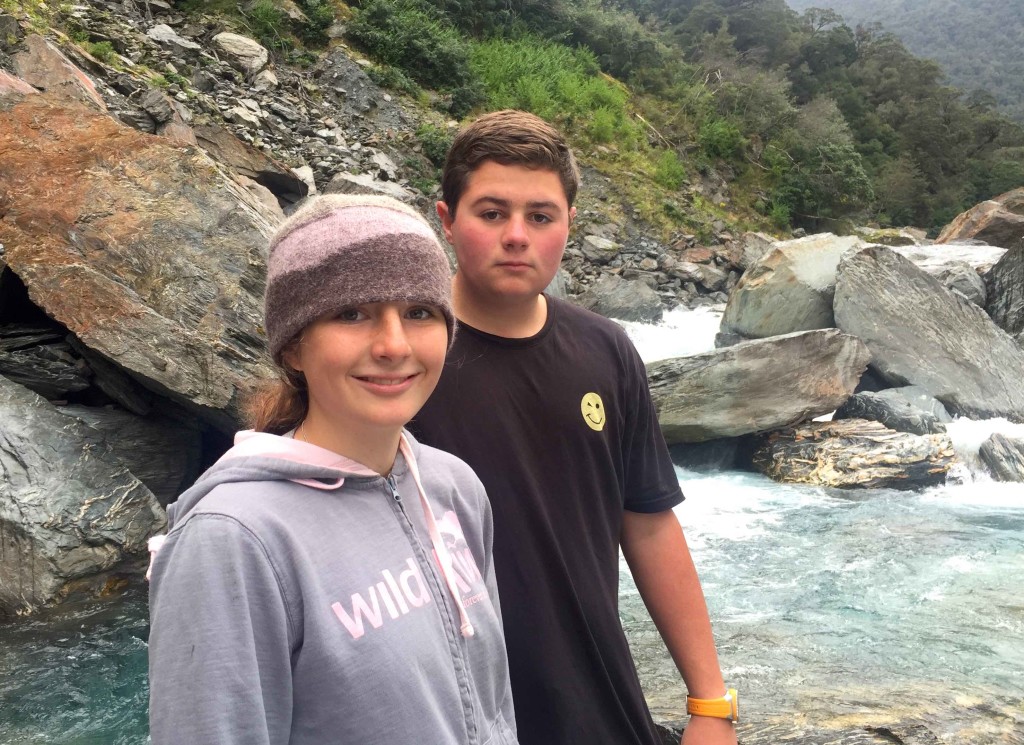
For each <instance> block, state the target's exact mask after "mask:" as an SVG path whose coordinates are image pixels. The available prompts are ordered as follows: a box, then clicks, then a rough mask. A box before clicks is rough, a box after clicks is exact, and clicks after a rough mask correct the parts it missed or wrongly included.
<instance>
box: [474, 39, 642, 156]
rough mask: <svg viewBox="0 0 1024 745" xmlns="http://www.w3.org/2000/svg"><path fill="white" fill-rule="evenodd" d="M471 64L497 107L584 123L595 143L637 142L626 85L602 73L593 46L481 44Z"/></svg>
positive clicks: (512, 41) (497, 41)
mask: <svg viewBox="0 0 1024 745" xmlns="http://www.w3.org/2000/svg"><path fill="white" fill-rule="evenodd" d="M470 64H471V66H472V70H473V72H474V74H475V75H476V77H478V78H479V79H480V80H481V81H482V82H483V85H484V87H485V89H486V92H487V101H488V104H489V106H490V108H492V109H503V108H510V109H524V110H526V111H531V112H533V113H534V114H537V116H540V117H541V118H543V119H547V120H548V121H554V120H556V119H563V118H564V119H565V120H566V121H568V122H572V121H578V122H581V123H582V126H581V129H583V130H584V131H585V132H586V133H587V136H588V137H590V139H591V140H593V141H594V142H611V141H612V140H615V141H617V142H618V143H619V144H620V145H628V144H630V143H635V142H636V141H637V140H638V139H639V131H638V129H637V127H636V125H635V124H634V123H633V122H632V121H631V120H630V117H629V113H628V110H627V103H628V100H629V97H628V94H627V91H626V89H625V88H624V87H622V86H621V85H619V84H618V83H616V82H615V81H613V80H611V79H610V78H606V77H603V76H602V75H600V73H599V68H598V64H597V60H596V59H595V57H594V55H593V53H592V52H590V51H589V50H587V49H583V48H579V49H571V48H569V47H567V46H565V45H563V44H558V43H556V42H552V41H547V40H545V39H541V38H539V37H536V36H521V37H518V38H515V39H489V40H487V41H483V42H480V43H478V44H475V45H474V46H473V48H472V53H471V56H470Z"/></svg>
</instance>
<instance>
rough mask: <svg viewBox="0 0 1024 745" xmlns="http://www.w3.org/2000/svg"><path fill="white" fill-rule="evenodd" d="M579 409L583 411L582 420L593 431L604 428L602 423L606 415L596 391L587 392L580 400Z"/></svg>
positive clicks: (606, 418) (605, 419)
mask: <svg viewBox="0 0 1024 745" xmlns="http://www.w3.org/2000/svg"><path fill="white" fill-rule="evenodd" d="M580 411H581V412H582V413H583V421H584V422H586V423H587V426H588V427H590V428H591V429H592V430H594V431H595V432H600V431H601V430H602V429H604V423H605V422H606V421H608V417H607V415H606V414H605V410H604V401H602V400H601V397H600V396H598V395H597V394H596V393H587V394H585V395H584V396H583V400H582V401H580Z"/></svg>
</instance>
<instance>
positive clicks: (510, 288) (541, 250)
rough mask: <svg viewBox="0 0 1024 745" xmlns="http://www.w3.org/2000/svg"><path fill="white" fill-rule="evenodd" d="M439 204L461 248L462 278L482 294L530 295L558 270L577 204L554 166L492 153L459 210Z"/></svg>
mask: <svg viewBox="0 0 1024 745" xmlns="http://www.w3.org/2000/svg"><path fill="white" fill-rule="evenodd" d="M437 212H438V215H440V217H441V223H442V225H443V226H444V233H445V236H446V237H447V238H448V241H449V242H450V243H451V244H452V247H453V248H454V249H455V255H456V257H457V258H458V260H459V270H458V274H456V277H455V282H456V284H457V285H458V288H459V289H460V290H461V291H464V292H466V293H468V294H471V295H472V296H473V297H474V299H476V300H478V301H489V300H490V301H497V302H499V303H501V302H502V301H508V300H516V299H522V300H529V299H531V298H534V297H536V296H537V295H539V294H540V293H541V292H543V290H544V288H545V287H547V286H548V284H549V283H550V282H551V280H552V279H553V278H554V276H555V273H556V272H557V271H558V267H559V264H560V263H561V260H562V252H563V251H564V250H565V242H566V240H567V239H568V237H569V225H570V224H571V223H572V220H573V217H575V214H576V209H575V208H570V207H569V203H568V200H567V199H566V196H565V190H564V189H563V188H562V182H561V181H560V180H559V178H558V174H557V173H555V172H554V171H549V170H543V169H531V168H526V167H525V166H520V165H508V166H505V165H501V164H499V163H495V162H493V161H486V162H485V163H484V164H483V165H481V166H480V167H479V168H477V169H476V170H475V171H473V172H472V173H471V174H470V175H469V179H468V180H467V183H466V188H465V190H464V191H463V192H462V197H461V198H460V199H459V203H458V205H457V208H456V210H455V215H454V216H453V215H452V214H451V211H450V210H449V209H448V206H447V205H446V204H445V203H444V202H438V204H437Z"/></svg>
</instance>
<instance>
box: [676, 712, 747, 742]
mask: <svg viewBox="0 0 1024 745" xmlns="http://www.w3.org/2000/svg"><path fill="white" fill-rule="evenodd" d="M679 745H736V725H734V724H733V723H732V722H731V721H729V720H728V719H718V718H716V717H690V721H689V723H688V724H687V725H686V729H684V730H683V739H682V740H681V741H680V743H679Z"/></svg>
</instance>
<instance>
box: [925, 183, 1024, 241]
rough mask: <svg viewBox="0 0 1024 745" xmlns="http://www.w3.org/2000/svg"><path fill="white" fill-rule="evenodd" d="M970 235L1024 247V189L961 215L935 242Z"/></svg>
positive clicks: (960, 238) (959, 239)
mask: <svg viewBox="0 0 1024 745" xmlns="http://www.w3.org/2000/svg"><path fill="white" fill-rule="evenodd" d="M971 238H973V239H976V240H982V241H985V243H988V244H990V245H993V246H1001V247H1002V248H1006V249H1010V248H1016V247H1017V246H1024V188H1020V189H1014V190H1013V191H1008V192H1006V193H1005V194H1000V195H999V196H998V197H995V198H994V199H990V200H988V201H986V202H982V203H980V204H977V205H975V206H974V207H972V208H971V209H969V210H967V211H966V212H964V213H962V214H960V215H958V216H957V217H956V219H954V220H953V222H951V223H950V224H949V225H947V226H946V227H945V228H943V230H942V232H941V233H940V234H939V237H938V238H936V239H935V242H936V243H956V242H958V241H962V240H966V239H971Z"/></svg>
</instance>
